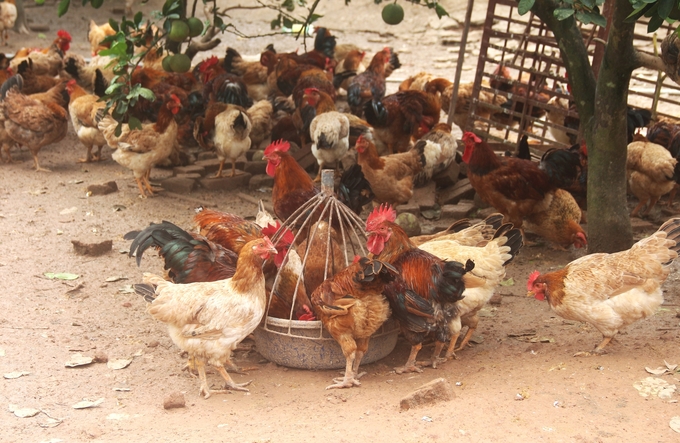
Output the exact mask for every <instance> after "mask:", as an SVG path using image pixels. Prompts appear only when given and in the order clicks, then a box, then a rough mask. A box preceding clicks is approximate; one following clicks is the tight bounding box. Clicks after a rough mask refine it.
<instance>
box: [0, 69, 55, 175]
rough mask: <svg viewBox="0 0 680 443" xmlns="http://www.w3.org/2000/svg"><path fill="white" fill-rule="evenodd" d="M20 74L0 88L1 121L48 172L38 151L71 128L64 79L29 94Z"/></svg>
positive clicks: (39, 169) (41, 169)
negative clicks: (38, 91) (48, 87)
mask: <svg viewBox="0 0 680 443" xmlns="http://www.w3.org/2000/svg"><path fill="white" fill-rule="evenodd" d="M21 85H22V78H21V76H20V75H18V74H17V75H15V76H13V77H10V78H9V79H8V80H7V81H5V83H3V85H2V88H0V97H2V102H1V103H0V122H2V124H3V125H4V127H5V131H6V132H7V135H8V136H9V137H10V138H11V139H12V140H14V141H15V142H17V143H18V144H19V145H22V146H26V147H28V149H29V151H31V155H32V156H33V163H34V166H35V170H36V171H46V172H49V170H48V169H45V168H41V167H40V163H39V162H38V152H39V151H40V148H42V147H43V146H47V145H49V144H52V143H57V142H59V141H61V140H62V139H63V138H64V137H65V136H66V132H67V131H68V115H67V112H66V109H65V108H64V106H66V104H65V101H64V99H63V97H62V93H64V90H65V88H66V82H65V81H62V82H60V83H58V84H57V85H56V86H54V87H53V88H52V89H50V90H49V91H47V92H46V93H43V94H39V95H37V96H28V95H24V94H22V93H21V92H20V91H21Z"/></svg>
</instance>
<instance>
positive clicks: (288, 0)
mask: <svg viewBox="0 0 680 443" xmlns="http://www.w3.org/2000/svg"><path fill="white" fill-rule="evenodd" d="M281 7H282V8H286V9H287V10H288V11H291V12H292V11H293V10H295V3H293V0H286V1H284V2H283V3H281Z"/></svg>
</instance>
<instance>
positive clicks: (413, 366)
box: [394, 364, 423, 374]
mask: <svg viewBox="0 0 680 443" xmlns="http://www.w3.org/2000/svg"><path fill="white" fill-rule="evenodd" d="M394 372H396V373H397V374H404V373H408V372H418V373H421V372H423V368H421V367H420V366H418V365H416V364H411V365H404V366H401V367H398V368H394Z"/></svg>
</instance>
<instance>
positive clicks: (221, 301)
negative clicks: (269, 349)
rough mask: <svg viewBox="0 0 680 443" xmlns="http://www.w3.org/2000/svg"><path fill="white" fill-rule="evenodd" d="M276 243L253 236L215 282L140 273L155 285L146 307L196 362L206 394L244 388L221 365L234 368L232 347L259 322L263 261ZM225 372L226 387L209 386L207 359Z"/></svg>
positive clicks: (262, 307) (262, 308)
mask: <svg viewBox="0 0 680 443" xmlns="http://www.w3.org/2000/svg"><path fill="white" fill-rule="evenodd" d="M275 253H276V248H275V247H274V245H273V244H272V242H271V241H270V240H269V239H268V238H266V237H265V238H261V239H257V240H253V241H252V242H249V243H248V244H246V246H245V247H244V248H243V250H242V251H241V253H240V254H239V257H238V261H237V263H236V272H235V273H234V276H233V277H231V278H228V279H224V280H219V281H216V282H197V283H187V284H182V285H178V284H175V283H171V282H168V281H166V280H164V279H163V278H161V277H158V276H156V275H153V274H149V273H144V283H146V284H152V285H155V286H156V289H155V298H154V299H153V301H152V302H151V304H150V305H149V307H148V309H147V311H148V312H149V314H151V316H152V317H154V318H155V319H156V320H159V321H161V322H163V323H166V324H167V325H168V330H169V332H170V337H171V338H172V341H173V342H174V343H175V344H176V345H177V346H178V347H179V348H180V349H182V350H183V351H186V352H187V353H188V354H189V357H190V358H191V359H193V360H194V361H195V363H196V368H197V369H198V374H199V377H200V380H201V387H200V390H199V393H200V394H201V395H203V396H204V397H205V398H208V397H210V396H211V395H212V394H223V393H226V392H228V391H229V390H237V391H248V389H247V388H246V387H245V386H247V385H248V384H249V382H248V383H242V384H237V383H235V382H234V381H233V380H232V378H231V377H230V376H229V374H228V373H227V371H226V369H225V367H224V366H225V364H226V365H227V367H228V368H231V369H234V368H236V367H235V365H234V363H232V361H231V352H232V351H233V350H234V348H236V345H238V343H239V342H240V341H241V340H243V339H244V338H246V337H247V336H248V335H249V334H250V333H251V332H253V330H255V328H256V327H257V325H258V324H259V323H260V321H261V320H262V316H263V315H264V311H265V308H266V301H267V296H266V291H265V284H264V274H263V273H262V263H263V262H264V260H266V259H268V258H269V256H270V255H271V254H275ZM206 364H209V365H211V366H213V367H215V368H216V369H217V371H218V372H219V373H220V375H221V376H222V377H223V378H224V380H225V382H226V386H225V388H226V389H224V390H211V389H210V387H209V386H208V381H207V378H206V375H205V365H206Z"/></svg>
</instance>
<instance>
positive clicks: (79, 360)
mask: <svg viewBox="0 0 680 443" xmlns="http://www.w3.org/2000/svg"><path fill="white" fill-rule="evenodd" d="M92 362H94V358H92V357H86V356H84V355H82V354H73V355H72V356H71V359H70V360H69V361H67V362H66V363H64V366H66V367H67V368H75V367H78V366H85V365H89V364H90V363H92Z"/></svg>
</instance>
